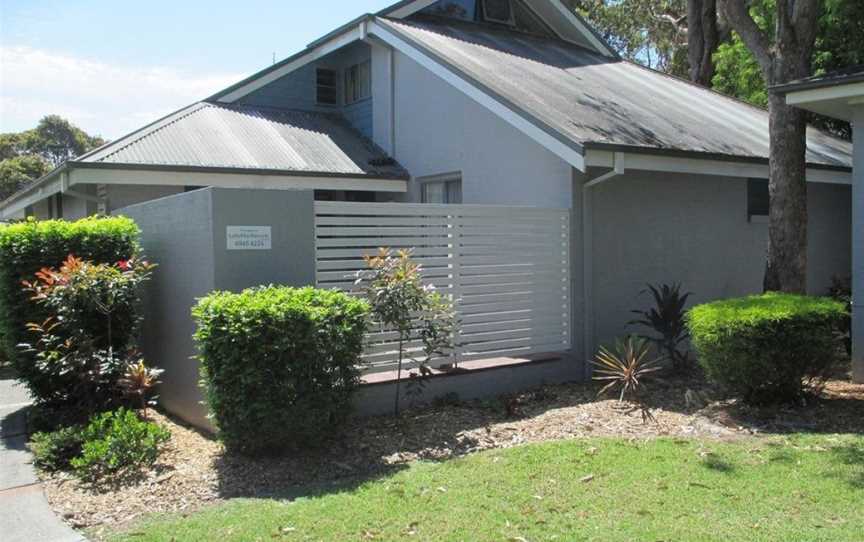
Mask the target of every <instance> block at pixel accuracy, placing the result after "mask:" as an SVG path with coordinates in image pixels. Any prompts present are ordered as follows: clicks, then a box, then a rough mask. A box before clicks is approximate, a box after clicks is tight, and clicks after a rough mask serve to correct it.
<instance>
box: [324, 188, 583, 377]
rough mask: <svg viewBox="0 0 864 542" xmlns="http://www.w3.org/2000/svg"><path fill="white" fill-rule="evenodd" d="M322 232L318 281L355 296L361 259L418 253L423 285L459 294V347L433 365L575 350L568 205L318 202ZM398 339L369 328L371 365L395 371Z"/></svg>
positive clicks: (367, 363)
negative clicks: (388, 253) (407, 251)
mask: <svg viewBox="0 0 864 542" xmlns="http://www.w3.org/2000/svg"><path fill="white" fill-rule="evenodd" d="M315 239H316V283H317V285H318V287H319V288H337V289H341V290H345V291H347V292H349V293H351V294H352V295H360V293H361V288H362V286H359V285H357V284H355V282H354V278H355V276H356V273H357V272H358V271H360V270H363V269H365V268H366V263H365V261H364V259H363V256H365V255H374V254H376V253H377V252H378V249H379V248H380V247H386V248H390V249H393V250H397V249H412V250H413V252H412V254H413V255H414V259H415V261H417V262H418V263H419V264H420V265H421V269H422V275H423V282H424V283H425V284H431V285H433V286H435V288H436V289H437V290H438V291H440V292H441V293H442V294H443V295H446V296H448V297H450V298H451V299H452V300H453V301H454V303H455V307H456V311H457V314H458V316H459V321H460V326H459V330H458V337H457V341H456V342H457V344H458V347H457V348H456V349H455V350H454V351H453V352H447V353H445V354H446V355H444V356H442V357H440V358H437V359H435V360H433V362H432V365H433V366H438V365H441V364H445V363H454V362H456V363H458V362H460V361H466V360H471V359H480V358H489V357H497V356H512V355H529V354H536V353H545V352H561V351H565V350H569V349H570V348H571V330H570V326H571V322H570V306H571V292H570V212H569V210H567V209H543V208H537V207H509V206H492V205H429V204H401V203H346V202H316V203H315ZM397 338H398V336H397V334H396V333H395V332H393V331H392V330H388V329H380V328H376V329H373V331H372V332H370V333H369V334H368V336H367V347H366V349H365V351H364V355H363V361H364V368H365V371H366V372H379V371H389V370H392V369H393V368H394V366H395V364H396V363H397V359H398V352H397V343H396V340H397ZM407 348H408V357H409V358H411V357H418V356H421V355H422V349H421V344H420V343H419V341H417V340H416V339H413V340H411V341H409V342H408V344H407ZM414 365H416V364H415V363H413V361H412V360H411V359H408V360H407V363H406V364H405V366H406V367H411V366H414Z"/></svg>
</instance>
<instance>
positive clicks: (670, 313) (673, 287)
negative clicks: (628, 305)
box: [628, 283, 690, 370]
mask: <svg viewBox="0 0 864 542" xmlns="http://www.w3.org/2000/svg"><path fill="white" fill-rule="evenodd" d="M646 292H650V293H651V296H652V298H653V299H654V306H653V307H650V308H648V309H646V310H634V311H631V312H633V313H634V314H638V315H639V316H640V318H638V319H636V320H631V321H630V322H628V323H629V324H637V325H641V326H645V327H647V328H648V329H651V330H652V331H654V333H656V335H655V336H647V335H643V336H642V337H643V338H645V339H647V340H649V341H651V342H652V343H654V344H655V345H656V346H657V348H658V349H659V350H660V351H661V352H663V353H664V354H665V355H666V357H667V358H668V359H669V361H671V362H672V365H673V367H675V368H676V369H679V370H684V369H687V367H688V366H687V350H686V348H682V347H681V345H682V343H684V342H685V341H686V340H687V337H688V334H687V324H686V323H685V315H686V314H687V311H686V310H685V308H684V307H686V305H687V298H689V297H690V292H684V293H682V292H681V285H680V284H678V283H673V284H660V285H657V286H653V285H651V284H649V285H648V288H647V289H646V290H643V291H642V293H646Z"/></svg>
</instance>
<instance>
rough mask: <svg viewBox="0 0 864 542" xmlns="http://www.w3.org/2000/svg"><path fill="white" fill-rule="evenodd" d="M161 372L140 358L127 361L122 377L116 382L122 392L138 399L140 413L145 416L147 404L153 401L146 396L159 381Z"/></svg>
mask: <svg viewBox="0 0 864 542" xmlns="http://www.w3.org/2000/svg"><path fill="white" fill-rule="evenodd" d="M162 372H163V371H162V369H154V368H151V367H147V365H146V364H145V363H144V360H143V359H141V360H138V361H137V362H129V364H128V365H127V366H126V372H125V373H124V374H123V378H121V379H120V380H119V381H118V382H117V385H119V386H120V388H121V389H122V390H123V393H125V394H126V395H128V396H129V397H132V398H135V399H136V400H137V401H138V404H139V405H140V407H141V413H142V415H143V416H144V417H145V418H146V417H147V405H148V404H152V402H153V401H152V399H151V400H148V396H149V395H150V393H151V392H152V391H153V389H154V388H155V387H156V386H157V385H159V384H160V383H161V382H159V375H161V374H162Z"/></svg>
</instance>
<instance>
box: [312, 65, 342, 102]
mask: <svg viewBox="0 0 864 542" xmlns="http://www.w3.org/2000/svg"><path fill="white" fill-rule="evenodd" d="M315 79H316V89H317V91H316V94H315V97H316V98H315V99H316V101H317V102H318V104H320V105H337V104H338V101H339V89H338V87H337V86H336V70H328V69H327V68H318V69H317V70H316V72H315Z"/></svg>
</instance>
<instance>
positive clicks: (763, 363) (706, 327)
mask: <svg viewBox="0 0 864 542" xmlns="http://www.w3.org/2000/svg"><path fill="white" fill-rule="evenodd" d="M845 313H846V309H845V307H844V306H843V305H842V304H841V303H838V302H837V301H834V300H832V299H829V298H819V297H807V296H799V295H791V294H781V293H775V292H769V293H766V294H763V295H757V296H750V297H743V298H736V299H727V300H722V301H715V302H713V303H706V304H704V305H698V306H696V307H694V308H692V309H690V312H689V313H688V316H687V325H688V327H689V329H690V335H691V337H692V341H693V345H694V347H695V348H696V351H697V353H698V355H699V363H700V364H701V365H702V367H703V368H704V369H705V372H706V374H707V376H708V377H709V378H710V379H711V380H713V381H714V382H716V383H718V384H720V385H722V386H723V387H725V388H726V389H727V390H728V391H730V392H732V393H733V394H736V395H738V396H740V397H741V398H742V399H744V400H745V401H747V402H750V403H772V402H782V401H790V400H797V399H799V398H801V397H802V394H803V393H804V391H805V389H806V386H807V385H809V384H812V385H819V384H820V383H821V382H822V381H823V380H824V378H825V377H826V376H827V374H828V372H829V370H830V369H831V368H832V366H833V365H834V364H835V363H836V361H837V360H838V353H839V346H840V345H839V344H838V341H837V334H836V332H837V328H838V325H840V324H841V322H842V320H843V318H844V316H845Z"/></svg>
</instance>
